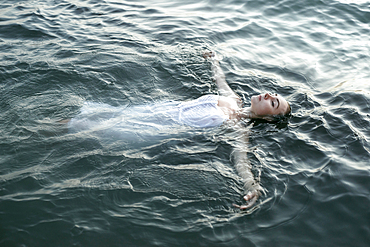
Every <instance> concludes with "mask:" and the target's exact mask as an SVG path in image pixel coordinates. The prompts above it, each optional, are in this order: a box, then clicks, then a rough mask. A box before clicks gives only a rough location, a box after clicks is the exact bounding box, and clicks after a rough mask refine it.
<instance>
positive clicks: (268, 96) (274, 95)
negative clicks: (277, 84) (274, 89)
mask: <svg viewBox="0 0 370 247" xmlns="http://www.w3.org/2000/svg"><path fill="white" fill-rule="evenodd" d="M276 96H277V94H276V93H275V94H273V95H271V94H270V93H265V99H268V98H270V97H273V98H274V97H276Z"/></svg>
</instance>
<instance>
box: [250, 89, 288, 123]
mask: <svg viewBox="0 0 370 247" xmlns="http://www.w3.org/2000/svg"><path fill="white" fill-rule="evenodd" d="M250 110H251V111H252V113H253V114H254V115H255V116H256V117H257V118H271V117H272V118H274V117H275V116H286V115H288V114H289V113H290V112H291V108H290V105H289V103H288V102H287V101H286V100H285V99H284V98H283V97H282V96H280V95H278V94H269V93H265V94H260V95H255V96H252V98H251V108H250Z"/></svg>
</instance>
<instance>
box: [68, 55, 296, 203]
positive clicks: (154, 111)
mask: <svg viewBox="0 0 370 247" xmlns="http://www.w3.org/2000/svg"><path fill="white" fill-rule="evenodd" d="M203 57H204V58H205V59H207V60H209V61H210V62H211V67H212V72H213V75H214V79H215V82H216V85H217V88H218V92H219V95H204V96H201V97H200V98H198V99H195V100H191V101H186V102H175V101H170V102H165V103H160V104H154V105H143V106H130V107H126V106H125V107H113V106H110V105H107V104H100V103H88V102H87V103H85V104H84V106H83V107H82V109H81V112H80V114H78V115H77V116H76V117H74V118H72V119H71V120H70V121H64V123H67V126H68V129H69V131H71V132H80V131H92V132H100V133H104V134H103V135H105V136H106V137H107V138H112V137H114V138H116V139H124V140H126V141H129V142H130V141H132V142H140V141H142V142H150V141H151V140H155V139H156V138H157V137H158V135H161V134H165V135H168V134H169V131H168V130H169V129H170V128H171V127H172V128H173V126H181V125H182V126H191V127H197V128H207V127H208V128H209V127H217V126H220V125H222V124H224V123H225V122H230V123H231V124H230V126H231V127H232V128H234V129H235V130H238V131H240V133H241V135H240V138H238V140H236V141H237V145H235V147H234V152H233V157H234V163H235V168H236V170H237V172H238V174H239V176H240V177H241V178H242V180H243V184H244V190H245V196H244V197H243V198H244V200H245V201H246V204H244V205H242V206H239V205H234V206H236V207H238V208H240V209H247V208H249V207H251V206H252V205H253V204H254V203H255V202H256V201H257V199H258V197H259V195H260V193H261V191H262V188H261V186H260V185H259V183H258V182H257V181H256V180H255V178H254V176H253V173H252V171H251V165H250V163H249V160H248V159H247V148H246V146H247V134H246V133H245V132H246V130H245V127H243V126H242V125H241V124H240V122H241V121H240V120H243V119H265V120H267V121H274V120H276V119H279V118H281V117H283V116H286V115H288V114H290V112H291V108H290V105H289V103H288V102H287V101H286V100H285V99H284V98H283V97H282V96H280V95H277V94H269V93H265V94H260V95H256V96H252V98H251V105H250V107H244V108H243V105H242V100H241V98H240V97H239V96H238V95H237V94H236V93H235V92H234V91H233V90H232V89H231V88H230V86H229V85H228V84H227V82H226V80H225V75H224V73H223V71H222V69H221V67H220V64H219V61H218V60H217V58H216V56H215V53H214V52H206V53H204V54H203ZM175 134H176V132H175Z"/></svg>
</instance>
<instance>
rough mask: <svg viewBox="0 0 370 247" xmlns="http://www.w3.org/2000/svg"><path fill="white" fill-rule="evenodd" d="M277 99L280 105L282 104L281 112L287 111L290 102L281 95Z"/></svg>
mask: <svg viewBox="0 0 370 247" xmlns="http://www.w3.org/2000/svg"><path fill="white" fill-rule="evenodd" d="M277 99H278V100H279V103H280V106H279V108H280V110H283V111H285V109H286V108H287V107H288V102H287V101H286V100H285V99H284V98H283V97H282V96H281V95H279V94H278V96H277Z"/></svg>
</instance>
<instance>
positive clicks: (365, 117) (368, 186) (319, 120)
mask: <svg viewBox="0 0 370 247" xmlns="http://www.w3.org/2000/svg"><path fill="white" fill-rule="evenodd" d="M369 23H370V8H369V2H367V1H350V0H340V1H333V0H330V1H329V0H328V1H293V0H287V1H275V0H273V1H238V0H228V1H157V0H154V1H152V0H151V1H149V0H143V1H81V0H76V1H72V0H53V1H51V0H50V1H49V0H47V1H40V0H32V1H31V0H28V1H7V0H5V1H2V2H1V4H0V109H1V110H0V123H1V129H0V245H1V246H369V245H370V209H369V208H370V199H369V198H370V177H369V175H370V145H369V139H370V108H369V106H370V73H369V71H370V70H369V64H370V52H369V47H370V41H369V33H370V26H369ZM207 49H211V50H215V51H217V52H218V54H219V55H220V56H221V57H222V61H221V66H222V68H223V70H224V71H225V74H226V77H227V80H228V82H229V83H230V85H231V87H232V88H233V89H234V90H235V91H236V92H237V93H238V94H239V95H241V96H242V97H243V98H244V99H245V101H246V102H249V99H250V97H251V96H252V95H253V94H257V93H260V92H265V91H267V92H277V93H279V94H282V95H283V96H285V97H286V98H287V99H288V100H289V102H290V103H291V105H292V108H293V117H292V118H291V119H290V120H289V123H288V124H286V125H274V124H268V123H260V124H255V125H254V126H250V133H249V142H250V143H249V149H250V152H249V154H248V157H249V158H250V161H251V163H252V165H253V172H254V173H255V175H256V177H259V179H260V182H261V185H262V187H263V188H264V189H265V190H266V194H265V195H263V196H261V197H260V198H259V201H258V203H257V207H255V208H253V209H251V210H249V211H246V212H241V211H239V210H237V209H235V208H233V207H232V204H233V203H240V202H241V201H242V196H243V188H242V187H243V185H242V183H241V181H240V178H239V177H238V174H237V173H236V171H235V169H234V166H233V163H232V161H231V160H230V156H231V152H232V144H231V139H232V138H233V136H232V134H231V133H229V132H228V130H227V129H226V128H225V127H219V128H213V129H206V130H202V129H188V130H187V131H186V132H187V133H186V135H184V133H183V132H184V131H183V130H180V129H179V130H177V131H178V133H177V132H176V131H174V132H173V133H171V135H169V136H168V137H164V138H161V140H158V142H154V143H147V144H145V143H144V145H132V144H130V143H127V142H125V141H124V140H120V139H119V138H112V139H111V142H109V141H106V140H104V141H103V140H102V139H100V138H99V136H95V135H92V134H81V133H68V132H66V131H65V129H63V128H60V126H59V125H57V124H55V123H56V122H57V121H59V120H62V119H66V118H73V117H74V116H76V115H77V114H78V113H79V110H80V108H81V107H82V105H83V103H84V102H86V101H92V102H98V103H107V104H110V105H112V106H122V105H127V106H133V105H142V104H151V103H153V102H161V101H168V100H176V101H183V100H189V99H194V98H197V97H199V96H201V95H204V94H207V93H216V88H215V85H214V83H213V82H212V78H211V71H210V66H209V64H208V63H206V62H205V61H204V59H203V58H202V56H201V55H202V52H203V51H205V50H207ZM177 134H178V135H177ZM234 137H235V136H234Z"/></svg>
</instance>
